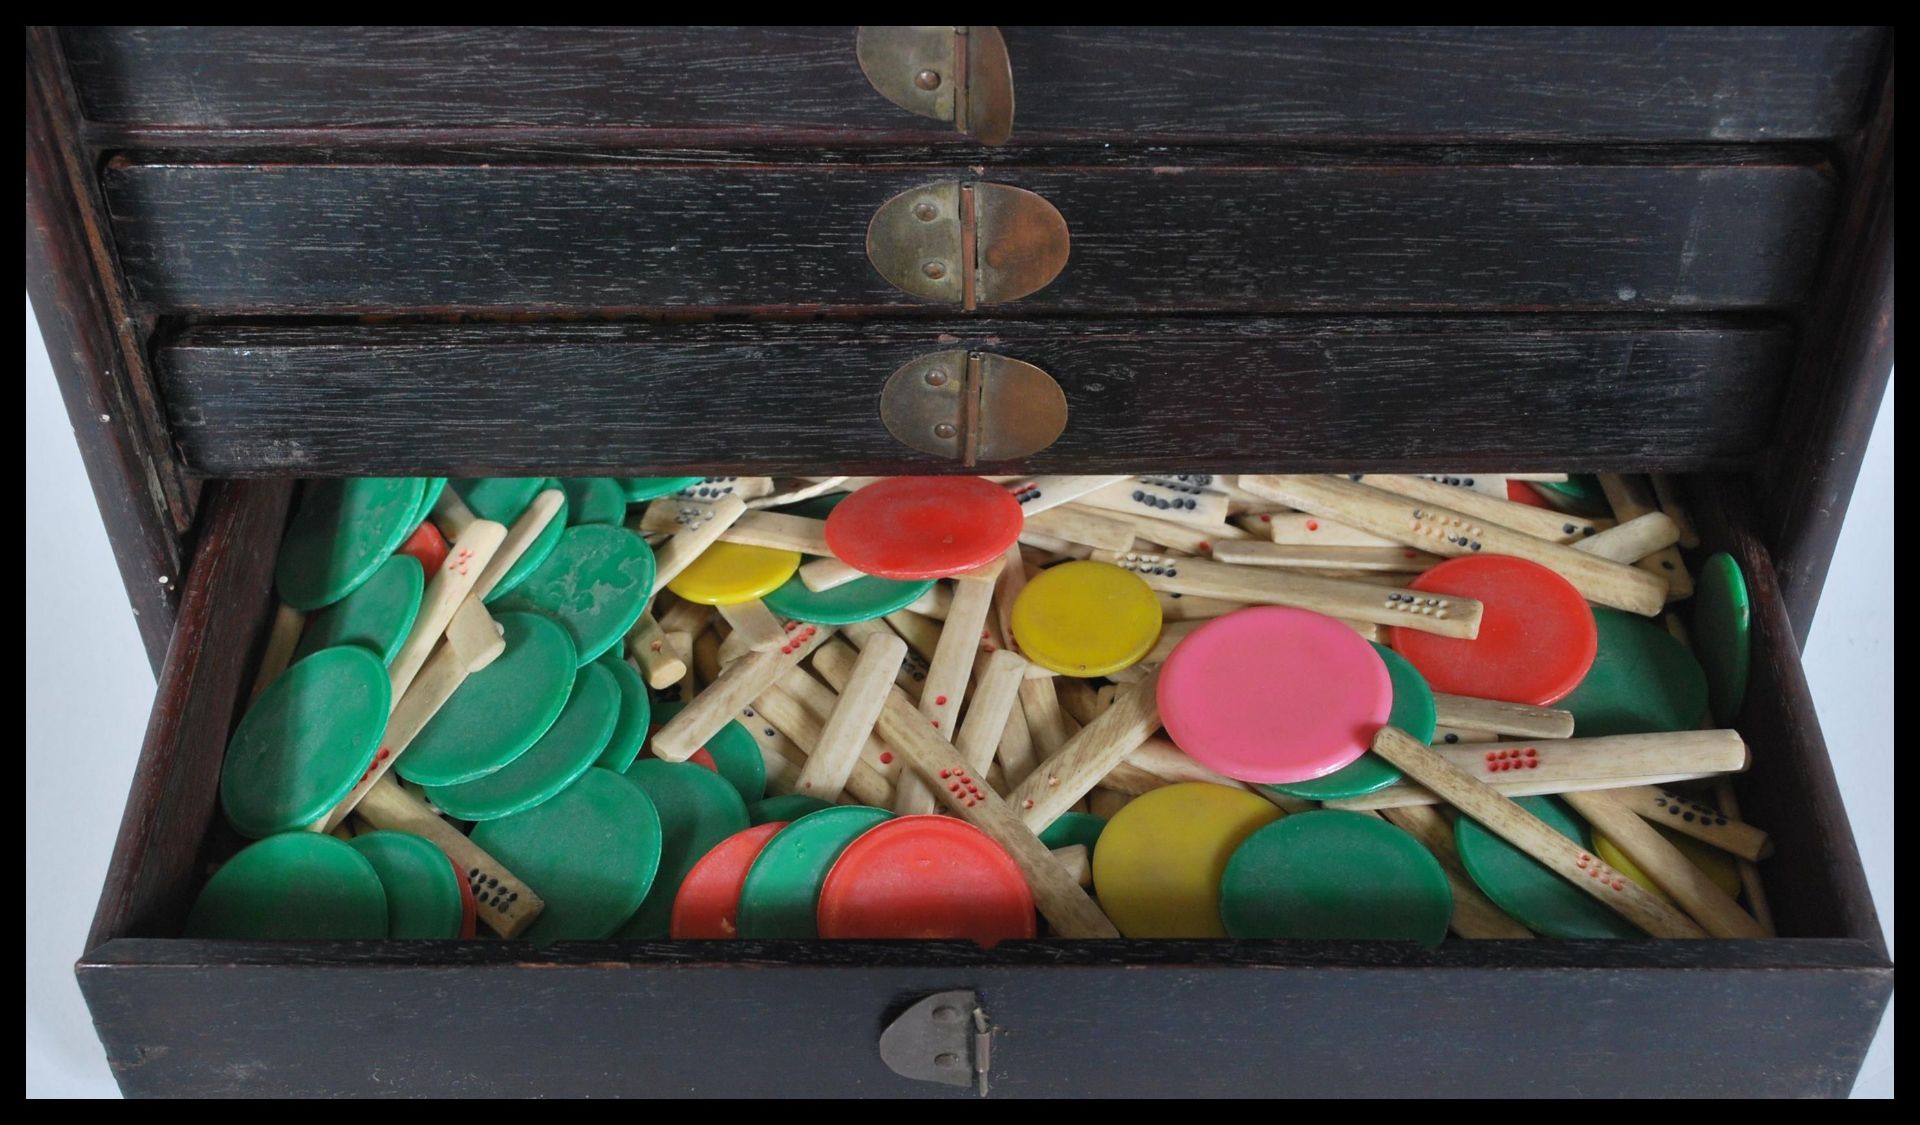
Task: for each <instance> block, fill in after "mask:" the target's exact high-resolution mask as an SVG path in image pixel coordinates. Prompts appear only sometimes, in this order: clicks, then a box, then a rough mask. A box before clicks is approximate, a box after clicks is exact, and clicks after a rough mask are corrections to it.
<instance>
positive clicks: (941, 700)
mask: <svg viewBox="0 0 1920 1125" xmlns="http://www.w3.org/2000/svg"><path fill="white" fill-rule="evenodd" d="M933 705H934V706H935V707H945V706H946V705H947V697H946V696H944V695H936V696H934V697H933ZM933 725H934V726H936V727H937V726H939V725H940V724H939V723H935V724H933Z"/></svg>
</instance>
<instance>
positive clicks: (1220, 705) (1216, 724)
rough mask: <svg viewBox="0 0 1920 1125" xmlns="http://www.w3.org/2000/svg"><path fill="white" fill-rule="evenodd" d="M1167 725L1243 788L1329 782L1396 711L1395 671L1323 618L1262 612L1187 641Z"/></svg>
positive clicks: (1168, 668)
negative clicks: (1248, 784) (1326, 779)
mask: <svg viewBox="0 0 1920 1125" xmlns="http://www.w3.org/2000/svg"><path fill="white" fill-rule="evenodd" d="M1159 699H1160V718H1161V721H1162V722H1163V723H1165V724H1166V728H1167V734H1168V735H1169V736H1170V737H1171V738H1172V739H1173V741H1174V743H1175V744H1176V745H1178V746H1179V747H1180V749H1182V750H1185V751H1186V752H1187V753H1188V754H1190V755H1192V756H1193V758H1194V760H1195V761H1198V762H1200V763H1201V764H1202V765H1205V766H1207V767H1208V768H1210V769H1213V770H1215V771H1217V772H1219V773H1223V774H1225V775H1226V776H1228V777H1231V778H1235V779H1237V780H1240V781H1262V782H1268V783H1275V782H1296V781H1307V780H1309V779H1312V778H1316V777H1324V776H1326V775H1327V774H1330V773H1332V772H1333V771H1335V770H1337V769H1339V768H1340V767H1342V766H1344V765H1346V764H1347V763H1349V762H1351V761H1353V760H1354V759H1356V758H1358V757H1360V755H1362V754H1364V753H1366V751H1367V747H1368V746H1370V745H1372V743H1373V736H1374V735H1375V734H1377V733H1379V730H1380V728H1381V727H1382V726H1385V725H1386V722H1387V717H1388V715H1389V714H1391V713H1392V710H1393V682H1392V680H1391V678H1390V677H1389V676H1388V674H1387V666H1386V664H1385V663H1383V662H1382V661H1381V659H1380V657H1379V656H1378V655H1376V654H1375V653H1374V651H1373V648H1372V646H1371V645H1369V644H1368V643H1367V641H1366V639H1365V638H1363V637H1362V636H1360V634H1358V633H1356V632H1354V631H1353V630H1352V629H1351V628H1349V627H1348V626H1347V625H1345V624H1342V623H1341V622H1339V621H1336V620H1334V619H1333V618H1331V617H1327V616H1324V615H1322V614H1318V613H1313V612H1310V611H1308V610H1304V609H1289V608H1285V607H1281V606H1257V607H1253V608H1250V609H1242V610H1238V611H1235V612H1233V613H1229V614H1227V615H1226V616H1225V617H1217V618H1215V619H1213V620H1212V621H1209V622H1207V623H1206V624H1205V625H1202V626H1201V627H1200V628H1198V629H1195V630H1194V631H1193V632H1191V633H1189V634H1187V637H1186V639H1185V640H1183V641H1181V642H1180V643H1179V644H1178V645H1176V646H1174V649H1173V652H1172V654H1171V655H1169V656H1168V657H1167V660H1166V663H1165V664H1163V665H1161V668H1160V695H1159Z"/></svg>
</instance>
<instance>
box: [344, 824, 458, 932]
mask: <svg viewBox="0 0 1920 1125" xmlns="http://www.w3.org/2000/svg"><path fill="white" fill-rule="evenodd" d="M347 846H348V847H350V848H352V849H353V850H354V851H356V852H359V853H360V854H361V855H363V856H366V857H367V862H369V863H371V864H373V870H374V872H375V873H376V874H378V875H379V876H380V886H381V887H383V888H384V889H385V890H386V893H387V936H388V937H390V938H396V939H397V938H457V937H459V936H460V928H461V924H462V919H463V917H464V911H463V905H462V899H461V895H460V888H461V884H462V883H464V882H465V881H466V880H464V879H462V878H460V876H459V875H458V874H457V873H456V871H455V869H454V867H453V865H452V864H451V863H450V862H448V860H447V853H445V852H443V851H441V850H440V849H439V848H438V847H436V846H435V845H434V844H433V843H432V842H431V841H429V840H428V839H426V838H425V837H424V836H415V835H414V834H413V833H411V832H368V833H366V834H365V835H361V836H355V837H354V838H353V839H351V840H348V841H347Z"/></svg>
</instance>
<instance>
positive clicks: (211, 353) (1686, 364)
mask: <svg viewBox="0 0 1920 1125" xmlns="http://www.w3.org/2000/svg"><path fill="white" fill-rule="evenodd" d="M1792 339H1793V334H1792V332H1791V331H1790V330H1789V329H1788V328H1787V327H1786V326H1785V325H1784V324H1780V323H1773V322H1768V321H1764V320H1758V321H1756V320H1752V319H1749V318H1729V319H1716V318H1698V319H1691V320H1689V319H1676V318H1670V317H1661V318H1633V317H1566V318H1561V317H1522V318H1488V319H1448V318H1424V319H1423V318H1397V319H1391V320H1388V319H1379V320H1373V319H1364V318H1352V317H1348V318H1328V319H1314V318H1273V319H1245V320H1224V319H1221V320H1216V319H1204V318H1202V319H1183V320H1150V319H1142V320H1129V321H1125V322H1112V323H1108V322H1048V321H1025V320H1004V319H998V318H995V319H983V320H952V321H935V322H931V323H925V322H913V323H894V324H881V323H868V324H863V325H857V326H848V325H835V324H747V323H740V324H723V323H694V324H661V325H623V326H606V327H593V326H585V325H580V326H547V327H538V326H529V327H527V328H524V329H513V328H505V327H482V326H476V327H466V328H460V327H448V328H432V327H419V328H405V327H398V326H395V327H388V328H335V327H287V328H272V327H246V326H230V327H219V326H208V327H204V328H199V329H195V330H192V331H189V332H187V333H185V334H184V335H182V336H180V337H178V338H176V339H174V340H172V341H170V342H167V343H164V344H163V345H162V346H161V347H160V349H159V364H158V367H159V375H160V385H161V391H162V394H163V397H164V399H165V401H166V404H167V410H168V414H169V417H170V424H171V427H172V432H173V435H174V439H175V441H176V442H177V443H178V446H179V449H180V451H181V454H182V457H183V458H184V461H185V463H186V466H187V468H188V469H189V470H190V471H193V472H196V473H203V474H207V475H248V476H257V475H263V474H264V475H289V474H316V473H317V474H348V475H351V474H354V473H412V472H429V471H431V472H436V473H441V472H444V473H451V474H453V475H456V476H459V475H472V474H483V473H506V474H512V473H518V472H520V471H522V469H523V468H524V467H525V466H527V465H529V464H535V463H540V462H546V461H550V460H553V459H554V458H555V457H556V456H561V457H564V460H565V463H564V464H560V465H554V466H553V467H554V468H555V469H559V470H564V471H566V472H571V473H581V474H602V473H610V472H613V471H614V470H616V469H621V468H623V467H624V466H630V465H634V464H642V463H644V464H648V465H652V466H655V467H656V468H658V469H660V470H661V471H666V469H668V468H671V469H672V470H673V471H675V472H686V473H723V472H746V473H754V474H765V473H775V472H793V471H800V470H802V469H807V468H809V467H813V468H817V467H819V466H823V465H824V466H829V467H832V468H834V469H835V470H844V471H850V472H874V473H891V472H931V471H939V470H940V469H941V468H942V467H952V466H953V463H952V462H950V461H943V460H940V459H938V458H936V457H934V456H931V455H928V454H924V453H918V452H915V451H914V450H912V449H910V448H908V447H907V446H905V445H903V444H901V442H900V441H898V440H896V439H895V437H894V436H893V435H892V434H890V433H889V432H888V430H887V428H886V426H885V425H884V424H883V421H882V418H881V411H880V393H881V388H882V386H883V385H884V384H885V382H886V380H887V377H888V376H889V375H891V374H892V373H893V372H894V371H895V370H896V369H898V368H899V367H901V366H902V365H904V364H906V363H907V362H908V361H910V360H912V359H915V358H916V357H918V356H921V355H925V354H927V353H930V352H937V351H941V350H944V349H947V348H953V347H960V346H976V347H980V348H983V349H985V350H989V351H993V352H996V353H999V354H1002V355H1006V356H1009V357H1012V358H1014V359H1020V360H1025V361H1027V362H1030V363H1034V364H1037V365H1038V366H1040V367H1041V368H1042V369H1044V370H1046V371H1047V372H1049V373H1050V374H1051V375H1052V376H1053V377H1054V379H1055V380H1056V381H1057V382H1058V383H1059V384H1060V386H1061V388H1062V389H1063V390H1064V391H1065V393H1066V399H1067V404H1068V418H1067V424H1066V430H1065V432H1064V433H1063V434H1062V435H1061V436H1060V438H1059V439H1058V440H1057V441H1055V442H1054V443H1053V444H1052V445H1051V446H1049V447H1048V448H1046V449H1044V450H1042V451H1041V452H1040V453H1038V454H1036V455H1034V456H1033V457H1030V458H1027V459H1025V460H1023V461H1022V462H1021V463H1020V465H1019V467H1017V468H1009V469H1006V470H1004V471H1010V472H1080V471H1117V472H1132V471H1138V470H1139V468H1140V466H1141V465H1143V464H1147V465H1163V466H1182V467H1185V468H1190V469H1196V470H1199V469H1205V470H1212V471H1219V472H1234V471H1241V470H1249V471H1252V470H1274V469H1280V470H1282V471H1299V472H1310V471H1317V470H1323V469H1332V468H1352V467H1371V468H1375V469H1382V468H1389V467H1394V468H1406V469H1413V468H1425V467H1431V466H1433V465H1441V466H1443V467H1447V468H1460V469H1465V468H1478V469H1483V470H1485V469H1492V468H1496V467H1508V468H1514V469H1536V470H1543V471H1544V470H1565V469H1570V468H1571V469H1614V470H1629V469H1631V470H1661V471H1681V470H1688V469H1701V468H1732V467H1740V466H1744V465H1746V464H1748V463H1750V462H1751V461H1752V460H1753V458H1754V457H1755V456H1756V455H1757V454H1758V453H1759V452H1760V451H1761V450H1762V448H1763V447H1764V446H1765V444H1766V442H1767V441H1768V438H1769V435H1770V433H1771V429H1772V426H1773V424H1774V421H1775V417H1776V414H1777V411H1778V404H1779V401H1780V395H1781V392H1782V388H1783V384H1784V380H1785V377H1786V371H1787V364H1788V361H1789V358H1790V356H1791V354H1792V346H1791V343H1792ZM561 449H564V450H565V452H564V454H556V450H561ZM1361 450H1372V451H1376V452H1375V453H1374V454H1373V455H1371V456H1368V457H1365V458H1364V464H1359V463H1358V462H1360V461H1361V460H1362V458H1361V457H1360V456H1359V454H1358V453H1357V451H1361Z"/></svg>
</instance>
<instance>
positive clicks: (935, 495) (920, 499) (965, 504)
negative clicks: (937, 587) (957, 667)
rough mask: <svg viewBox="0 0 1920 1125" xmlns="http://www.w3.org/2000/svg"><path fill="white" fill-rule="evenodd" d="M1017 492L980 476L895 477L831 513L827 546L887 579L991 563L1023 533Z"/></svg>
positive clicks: (960, 570)
mask: <svg viewBox="0 0 1920 1125" xmlns="http://www.w3.org/2000/svg"><path fill="white" fill-rule="evenodd" d="M1024 522H1025V517H1024V516H1022V515H1021V514H1020V502H1019V501H1018V500H1015V499H1014V498H1013V493H1011V492H1008V491H1007V490H1006V489H1004V488H1001V487H1000V486H999V485H997V484H994V483H993V482H991V481H987V480H983V479H981V478H980V477H889V478H887V479H886V480H882V481H878V482H875V483H873V484H870V485H868V486H867V487H865V488H863V489H861V490H859V491H858V492H855V493H853V494H852V495H850V496H848V497H847V498H846V499H845V500H844V501H842V502H840V503H839V504H838V505H836V506H835V507H834V509H833V512H832V513H831V514H829V515H828V516H827V546H829V547H831V548H833V553H834V555H835V556H836V557H838V558H839V559H840V560H841V561H842V562H844V563H846V564H847V565H848V566H851V567H853V568H854V569H855V570H858V571H863V572H865V573H867V574H877V575H879V576H880V577H882V578H894V579H901V580H914V579H924V578H946V577H948V576H949V575H954V574H960V573H963V572H965V571H969V570H973V569H975V568H977V567H981V566H985V565H986V564H987V563H990V562H992V561H993V560H994V559H996V558H998V557H999V556H1000V555H1002V554H1004V553H1006V550H1007V548H1008V547H1011V546H1012V545H1013V543H1014V540H1016V539H1018V538H1020V527H1021V524H1022V523H1024Z"/></svg>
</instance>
